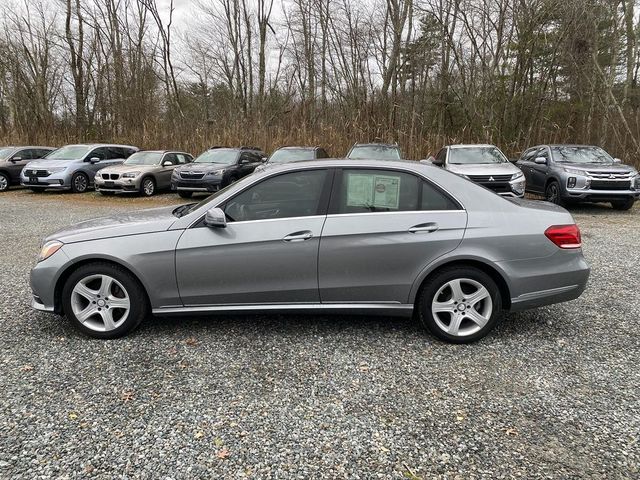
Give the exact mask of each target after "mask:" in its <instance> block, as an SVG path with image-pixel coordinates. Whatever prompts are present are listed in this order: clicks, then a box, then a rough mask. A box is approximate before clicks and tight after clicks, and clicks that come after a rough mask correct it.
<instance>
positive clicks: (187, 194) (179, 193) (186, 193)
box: [178, 191, 193, 198]
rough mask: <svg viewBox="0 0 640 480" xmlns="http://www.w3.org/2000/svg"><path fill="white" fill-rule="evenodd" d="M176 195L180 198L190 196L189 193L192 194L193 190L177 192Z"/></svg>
mask: <svg viewBox="0 0 640 480" xmlns="http://www.w3.org/2000/svg"><path fill="white" fill-rule="evenodd" d="M178 195H180V198H191V195H193V192H182V191H180V192H178Z"/></svg>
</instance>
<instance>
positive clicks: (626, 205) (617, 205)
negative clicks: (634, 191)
mask: <svg viewBox="0 0 640 480" xmlns="http://www.w3.org/2000/svg"><path fill="white" fill-rule="evenodd" d="M634 203H635V200H634V199H633V198H628V199H626V200H620V201H617V202H611V206H612V207H613V208H614V210H630V209H631V207H633V204H634Z"/></svg>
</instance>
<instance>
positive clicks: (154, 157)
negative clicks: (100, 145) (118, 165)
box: [124, 152, 163, 165]
mask: <svg viewBox="0 0 640 480" xmlns="http://www.w3.org/2000/svg"><path fill="white" fill-rule="evenodd" d="M162 155H163V154H162V153H159V152H137V153H134V154H133V155H131V156H130V157H129V158H127V159H126V160H125V162H124V164H125V165H158V164H159V163H160V159H161V158H162Z"/></svg>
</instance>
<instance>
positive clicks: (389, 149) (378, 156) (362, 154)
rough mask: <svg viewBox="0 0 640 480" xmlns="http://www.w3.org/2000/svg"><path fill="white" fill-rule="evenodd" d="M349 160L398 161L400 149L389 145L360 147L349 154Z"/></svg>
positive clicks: (354, 148)
mask: <svg viewBox="0 0 640 480" xmlns="http://www.w3.org/2000/svg"><path fill="white" fill-rule="evenodd" d="M349 158H356V159H365V160H400V159H401V158H402V155H400V149H399V148H398V147H394V146H389V145H360V146H355V147H353V148H352V149H351V151H350V152H349Z"/></svg>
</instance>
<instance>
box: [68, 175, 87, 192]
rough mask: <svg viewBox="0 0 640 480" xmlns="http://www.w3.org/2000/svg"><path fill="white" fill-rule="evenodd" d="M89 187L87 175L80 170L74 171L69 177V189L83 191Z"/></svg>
mask: <svg viewBox="0 0 640 480" xmlns="http://www.w3.org/2000/svg"><path fill="white" fill-rule="evenodd" d="M88 189H89V177H87V175H86V174H84V173H82V172H77V173H74V174H73V176H72V177H71V191H72V192H73V193H84V192H86V191H87V190H88Z"/></svg>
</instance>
